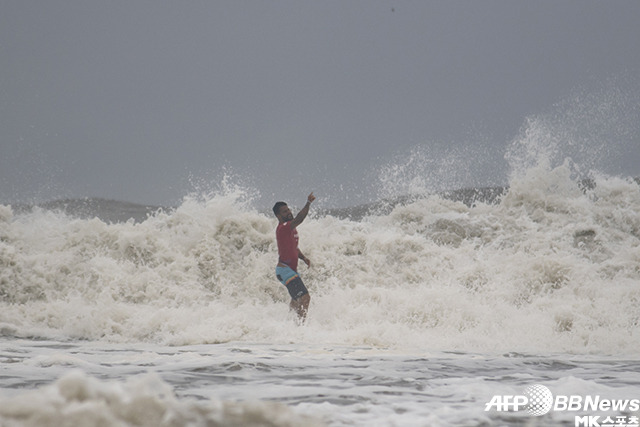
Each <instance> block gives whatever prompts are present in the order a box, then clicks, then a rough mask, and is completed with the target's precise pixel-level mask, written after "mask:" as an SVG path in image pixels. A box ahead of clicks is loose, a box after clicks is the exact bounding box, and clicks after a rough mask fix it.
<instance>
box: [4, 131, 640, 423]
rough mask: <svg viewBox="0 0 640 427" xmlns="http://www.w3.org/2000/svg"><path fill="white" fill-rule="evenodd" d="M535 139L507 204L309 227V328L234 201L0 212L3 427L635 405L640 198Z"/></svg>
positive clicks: (630, 183) (415, 200)
mask: <svg viewBox="0 0 640 427" xmlns="http://www.w3.org/2000/svg"><path fill="white" fill-rule="evenodd" d="M532 134H533V135H534V136H535V132H531V133H527V134H526V135H525V138H524V139H523V140H522V141H518V142H517V143H516V144H514V148H513V150H512V151H511V152H509V153H507V158H509V159H510V161H511V162H513V163H514V164H520V165H521V167H514V168H513V169H514V172H513V174H512V176H511V178H510V182H509V185H508V187H505V188H500V189H482V188H478V189H470V190H467V191H461V192H457V193H456V192H454V193H449V194H442V193H433V194H429V192H423V193H414V194H411V195H408V196H407V197H400V198H396V199H394V200H393V202H389V199H387V200H383V201H381V202H379V203H375V204H372V205H368V206H361V207H357V208H352V209H343V210H339V211H337V210H334V211H331V210H324V211H314V212H313V214H312V215H311V216H310V217H309V218H307V220H306V221H305V222H304V223H303V224H302V225H301V226H300V229H299V232H300V237H301V248H302V250H303V251H304V252H305V254H306V255H307V256H308V257H309V258H310V259H311V261H312V266H311V268H309V269H307V268H306V267H303V268H302V270H301V274H302V277H303V279H304V281H305V284H306V285H307V287H308V288H309V290H310V293H311V307H310V313H309V317H308V321H307V323H306V324H305V325H303V326H298V325H297V324H296V322H295V319H294V318H293V316H292V315H291V314H290V313H289V312H288V307H287V305H288V304H287V302H288V295H287V293H286V290H285V289H284V288H283V287H282V286H281V285H280V284H279V283H278V282H277V280H276V279H275V277H274V266H275V262H276V259H277V249H276V245H275V235H274V232H275V226H276V219H275V218H274V217H273V216H272V215H270V214H268V213H264V212H265V211H268V209H256V208H255V207H254V206H253V205H252V204H251V201H250V200H247V198H246V197H245V195H246V193H244V192H243V190H242V189H235V190H230V191H223V192H218V193H214V194H208V195H196V196H190V197H186V198H185V199H184V200H183V202H182V203H181V204H180V205H179V206H177V207H175V208H171V209H157V208H153V207H150V208H148V207H141V206H135V205H129V204H127V205H126V206H123V205H122V204H121V203H120V202H109V201H103V200H87V201H85V203H84V204H83V203H79V205H80V206H84V208H83V209H79V210H78V209H76V210H75V211H74V209H73V206H77V205H78V204H77V203H76V204H74V203H71V202H69V201H67V202H62V203H59V204H57V205H52V206H49V207H46V206H45V207H44V208H35V209H25V208H24V207H12V206H0V334H1V335H2V339H1V341H0V343H1V347H0V370H1V372H0V380H1V381H0V390H1V392H2V396H0V422H1V423H2V425H7V426H14V425H34V426H41V425H136V423H138V425H252V423H253V425H314V424H318V425H323V424H326V425H335V426H339V425H381V426H382V425H384V426H387V425H398V426H404V425H429V426H439V425H442V426H445V425H465V426H466V425H472V426H474V425H560V424H566V425H574V421H575V420H574V417H575V415H576V413H571V412H568V411H552V412H549V413H547V414H546V415H544V416H542V417H534V416H531V415H527V414H526V413H523V412H522V411H510V412H500V411H497V410H489V411H485V405H486V403H487V402H488V401H489V400H490V399H491V397H492V396H494V395H518V394H521V393H522V390H523V389H524V388H525V387H526V386H528V385H531V384H542V385H544V386H546V387H548V388H549V390H551V392H552V393H553V394H554V396H562V395H566V396H569V395H582V396H584V395H596V394H597V395H601V396H604V397H606V398H609V399H637V398H638V397H639V395H640V381H639V378H638V374H637V372H638V371H639V369H638V368H639V363H640V359H639V358H638V348H640V334H639V332H638V326H639V325H638V323H639V319H640V307H639V304H638V301H639V299H640V215H639V212H640V187H639V185H638V183H637V182H636V181H634V180H633V179H631V178H625V177H614V176H607V175H605V174H601V173H598V172H597V171H592V172H591V174H590V176H589V180H588V181H585V178H584V176H581V174H580V173H577V172H579V171H578V169H579V168H578V167H576V164H575V163H574V162H572V161H571V159H565V160H561V161H555V160H554V159H553V156H551V157H549V155H548V151H549V150H540V149H538V148H539V147H538V145H536V140H535V137H534V136H531V135H532ZM523 147H524V148H523ZM551 152H553V150H551ZM532 158H533V159H534V160H535V161H532V160H531V159H532ZM585 183H588V185H585ZM317 195H318V196H320V197H321V195H319V194H317ZM472 196H473V197H472ZM291 204H292V205H293V206H294V207H295V201H291ZM52 207H53V208H54V209H51V208H52ZM88 207H89V208H91V209H94V211H91V210H87V208H88ZM123 207H126V209H123ZM70 210H71V212H70ZM96 212H97V213H96ZM113 212H116V213H118V215H122V216H117V215H116V216H111V215H112V213H113ZM124 217H132V218H134V220H131V221H126V218H124ZM605 412H606V411H605ZM580 415H587V414H583V413H582V412H581V413H580ZM609 415H611V416H614V417H615V416H616V415H619V416H624V417H627V418H626V421H629V417H632V416H635V414H634V413H633V412H629V411H627V412H625V411H624V410H620V411H617V413H615V411H614V412H611V413H610V414H609ZM79 420H82V422H80V421H79ZM269 423H271V424H269ZM629 423H630V421H629ZM629 423H628V424H629ZM631 425H632V424H631Z"/></svg>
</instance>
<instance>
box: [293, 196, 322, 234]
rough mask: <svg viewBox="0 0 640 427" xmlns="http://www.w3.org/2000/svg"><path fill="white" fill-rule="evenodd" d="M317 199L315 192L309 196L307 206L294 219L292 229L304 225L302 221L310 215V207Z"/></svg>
mask: <svg viewBox="0 0 640 427" xmlns="http://www.w3.org/2000/svg"><path fill="white" fill-rule="evenodd" d="M315 199H316V196H314V195H313V192H311V194H309V196H307V204H305V205H304V208H302V209H301V210H300V212H298V215H296V217H295V218H294V219H293V221H291V228H296V227H297V226H299V225H300V224H302V221H304V219H305V218H306V217H307V214H308V213H309V206H311V202H313V201H314V200H315Z"/></svg>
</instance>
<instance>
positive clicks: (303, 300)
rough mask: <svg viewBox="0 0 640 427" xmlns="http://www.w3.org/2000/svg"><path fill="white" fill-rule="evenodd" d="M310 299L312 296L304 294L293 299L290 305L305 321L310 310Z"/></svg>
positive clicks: (301, 319)
mask: <svg viewBox="0 0 640 427" xmlns="http://www.w3.org/2000/svg"><path fill="white" fill-rule="evenodd" d="M309 301H311V297H310V296H309V294H304V295H302V296H301V297H300V298H298V299H292V300H291V303H290V304H289V307H290V308H291V310H293V311H295V312H296V314H297V315H298V318H299V319H300V321H302V322H304V321H305V319H306V318H307V311H308V310H309Z"/></svg>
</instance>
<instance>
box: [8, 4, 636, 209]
mask: <svg viewBox="0 0 640 427" xmlns="http://www.w3.org/2000/svg"><path fill="white" fill-rule="evenodd" d="M639 22H640V1H637V0H629V1H620V0H614V1H592V0H574V1H556V0H536V1H514V0H500V1H497V0H491V1H488V0H475V1H456V0H446V1H444V0H443V1H428V0H423V1H400V0H398V1H395V0H393V1H392V0H384V1H379V0H367V1H358V0H350V1H301V0H295V1H279V0H270V1H264V0H259V1H258V0H256V1H249V0H247V1H235V0H234V1H231V0H230V1H182V2H176V1H172V2H169V1H155V0H154V1H131V0H126V1H120V0H109V1H86V0H82V1H72V0H68V1H67V0H65V1H56V0H40V1H37V0H34V1H29V0H25V1H3V2H1V3H0V144H1V145H0V150H1V152H0V154H1V155H0V203H16V202H24V201H33V200H50V199H53V198H61V197H103V198H112V199H119V200H126V201H133V202H140V203H148V204H165V205H166V204H176V203H178V202H179V200H180V199H181V198H182V197H183V196H185V195H186V194H187V193H189V191H193V190H197V191H207V190H208V189H212V188H215V187H216V185H217V182H218V181H219V180H220V177H221V176H222V175H223V173H224V171H227V172H229V173H231V174H232V175H233V176H234V178H233V180H235V181H240V182H243V183H244V184H245V185H247V186H250V187H253V188H256V189H257V190H259V191H260V192H261V194H262V197H263V198H265V199H266V200H272V199H273V198H276V199H285V200H290V199H291V198H292V197H297V198H300V197H305V196H306V193H307V191H310V190H315V192H316V194H317V195H319V196H321V197H324V198H325V200H330V201H332V202H334V203H336V204H339V203H344V202H345V200H346V195H348V194H352V196H353V197H354V199H357V198H358V197H365V198H366V196H363V194H364V193H368V192H371V191H375V190H372V189H371V188H369V187H368V186H367V184H366V183H367V182H372V181H375V180H376V179H378V178H380V176H379V175H380V170H385V168H388V167H389V165H390V164H393V163H394V162H398V163H402V162H408V163H411V160H407V159H410V158H411V156H412V155H414V156H416V158H417V159H418V160H415V159H414V160H413V161H414V162H416V161H422V162H423V163H426V164H428V163H429V161H434V159H436V160H435V161H436V162H440V161H441V160H440V157H441V156H443V154H442V153H448V156H449V158H448V161H449V162H451V150H452V149H453V148H455V150H454V151H455V153H457V154H456V155H455V156H459V157H460V163H456V162H455V161H453V163H447V167H448V168H450V169H456V168H458V169H460V168H464V169H469V168H470V167H471V166H470V165H473V162H474V161H475V160H473V159H474V158H477V159H478V161H477V162H476V163H477V164H481V165H482V168H481V169H482V170H478V171H475V170H474V172H473V173H474V176H475V177H476V180H477V182H475V183H474V184H475V185H484V184H487V183H489V184H492V183H496V182H498V181H500V180H501V179H502V180H504V179H505V178H504V177H505V173H506V172H505V167H506V166H505V160H504V153H505V148H506V147H507V146H508V145H509V144H511V143H512V142H513V141H514V139H515V138H517V137H518V135H519V134H521V133H522V131H523V128H526V126H527V122H528V121H529V120H530V119H531V118H532V117H537V116H541V115H542V116H544V115H546V117H548V118H549V120H556V121H560V122H561V121H562V120H563V118H568V117H572V119H571V120H573V121H574V123H573V125H572V126H574V127H576V126H577V127H580V126H581V125H582V123H583V121H582V120H583V118H581V117H577V118H576V117H575V116H576V114H578V113H576V111H577V112H579V111H583V113H584V111H585V110H589V111H596V110H597V111H601V110H602V108H600V107H599V106H598V104H599V103H600V102H605V101H603V100H607V101H606V102H611V99H612V97H614V98H615V97H617V96H619V97H621V98H624V99H622V100H619V99H618V100H614V101H613V102H615V103H617V107H616V108H614V109H613V110H612V111H613V112H615V111H617V110H618V109H619V108H618V107H620V106H622V109H623V110H625V111H626V113H624V114H630V116H627V117H626V118H624V119H620V118H615V117H614V118H612V120H613V122H612V123H613V124H609V125H610V127H611V128H614V127H615V128H619V127H620V126H618V125H619V123H618V122H616V120H623V121H625V120H626V122H625V123H623V125H624V126H626V125H628V121H634V120H635V119H637V118H639V117H640V113H639V111H638V110H639V107H638V105H639V103H640V99H638V96H637V95H638V93H640V92H639V91H638V89H637V88H638V85H639V84H640V24H639ZM612 94H616V95H612ZM629 94H631V95H629ZM579 100H581V101H579ZM580 102H586V103H590V105H589V106H587V107H585V106H584V105H582V106H580V107H578V106H576V105H573V104H572V103H580ZM568 110H571V111H572V112H570V113H569V112H568ZM630 111H631V113H629V112H630ZM589 114H590V113H588V112H587V113H584V115H587V116H588V115H589ZM612 114H613V113H612V112H608V113H607V114H606V115H612ZM634 114H635V116H634ZM602 120H604V121H606V120H608V118H605V119H603V118H602V117H600V118H598V123H597V124H596V125H595V126H597V127H598V128H603V127H607V125H604V126H602V123H600V122H601V121H602ZM635 121H636V123H637V122H638V120H635ZM588 122H589V119H588V118H585V119H584V124H585V129H587V130H586V131H584V132H583V133H588V132H589V131H588V129H589V128H588V126H587V125H588ZM556 125H560V126H561V124H558V123H556ZM636 131H637V129H635V130H634V129H631V130H629V129H626V130H625V132H621V133H620V135H622V136H620V135H617V136H616V138H619V139H617V140H616V141H613V142H608V144H612V145H611V147H613V148H612V150H613V151H615V152H616V153H617V154H615V155H613V156H610V159H611V162H610V163H611V164H604V165H602V164H601V165H597V166H598V167H600V168H602V169H610V170H609V171H608V172H611V173H615V174H628V175H634V176H637V175H640V139H639V138H638V136H637V135H638V132H636ZM603 137H605V138H606V137H607V136H606V135H605V136H603ZM479 147H481V148H479ZM485 151H486V153H487V154H485V155H483V156H480V155H479V153H480V152H482V153H484V152H485ZM412 153H413V154H412ZM416 153H419V154H418V155H416ZM455 156H454V157H455ZM463 157H466V159H462V158H463ZM470 158H471V159H472V160H473V161H470V160H469V159H470ZM454 160H455V159H454ZM418 169H420V167H418ZM442 172H443V173H444V171H442ZM352 200H353V199H352ZM302 201H303V200H302Z"/></svg>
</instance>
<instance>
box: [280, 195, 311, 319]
mask: <svg viewBox="0 0 640 427" xmlns="http://www.w3.org/2000/svg"><path fill="white" fill-rule="evenodd" d="M315 199H316V198H315V196H314V195H313V193H311V194H309V196H308V197H307V204H306V205H304V208H302V210H301V211H300V212H298V215H296V217H295V218H294V217H293V214H292V213H291V209H289V207H288V206H287V204H286V203H285V202H277V203H276V204H275V205H274V206H273V213H274V214H275V215H276V218H278V222H279V223H278V227H277V228H276V241H277V242H278V255H279V259H278V265H277V267H276V276H277V277H278V280H279V281H280V283H282V284H283V285H285V286H286V287H287V290H288V291H289V295H291V303H290V304H289V307H290V308H291V310H293V311H295V312H296V314H297V315H298V318H299V319H300V321H301V322H304V320H305V319H306V317H307V310H308V309H309V301H310V299H311V297H310V296H309V291H308V290H307V288H306V287H305V286H304V283H302V279H301V278H300V275H299V274H298V259H301V260H302V261H304V263H305V264H307V267H309V266H311V262H310V261H309V258H307V257H306V256H304V255H303V254H302V252H301V251H300V249H298V230H297V227H298V226H299V225H300V224H301V223H302V221H304V219H305V218H306V217H307V214H308V213H309V206H311V202H313V201H314V200H315Z"/></svg>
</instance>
